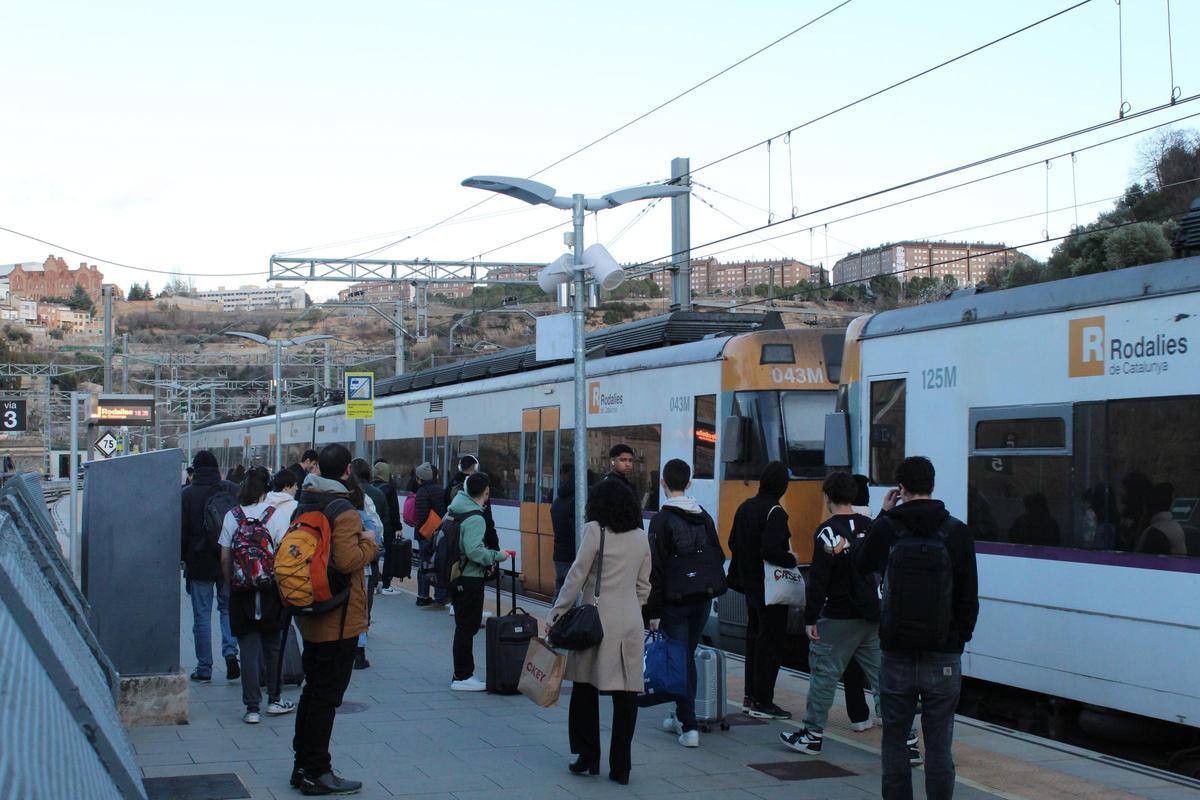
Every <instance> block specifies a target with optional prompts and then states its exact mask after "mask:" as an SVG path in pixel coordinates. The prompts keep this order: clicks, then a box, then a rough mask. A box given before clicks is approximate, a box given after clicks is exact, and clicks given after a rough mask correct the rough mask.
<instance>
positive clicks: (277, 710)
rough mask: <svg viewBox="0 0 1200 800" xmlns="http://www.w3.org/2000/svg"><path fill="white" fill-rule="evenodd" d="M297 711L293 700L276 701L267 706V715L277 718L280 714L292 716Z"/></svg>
mask: <svg viewBox="0 0 1200 800" xmlns="http://www.w3.org/2000/svg"><path fill="white" fill-rule="evenodd" d="M295 710H296V704H295V703H293V702H292V701H291V700H276V701H275V702H274V703H270V704H268V705H267V713H268V714H270V715H272V716H276V717H277V716H279V715H280V714H290V713H292V712H293V711H295Z"/></svg>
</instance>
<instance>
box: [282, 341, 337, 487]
mask: <svg viewBox="0 0 1200 800" xmlns="http://www.w3.org/2000/svg"><path fill="white" fill-rule="evenodd" d="M332 348H333V342H332V341H330V340H328V339H326V340H325V360H324V365H325V375H324V378H325V382H324V386H325V391H329V388H330V387H331V386H332V385H333V383H332V380H333V375H332V374H331V369H332V365H331V364H330V358H331V356H332V354H333V349H332ZM280 469H283V467H280Z"/></svg>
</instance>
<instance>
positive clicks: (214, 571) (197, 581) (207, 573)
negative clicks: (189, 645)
mask: <svg viewBox="0 0 1200 800" xmlns="http://www.w3.org/2000/svg"><path fill="white" fill-rule="evenodd" d="M192 467H193V473H192V482H191V483H190V484H188V485H187V486H185V487H183V492H182V502H183V513H182V516H181V521H182V528H183V530H182V535H181V536H180V560H181V561H182V562H183V565H184V577H185V578H186V579H187V585H188V591H189V594H190V595H191V597H192V638H193V639H194V640H195V646H196V669H195V670H194V671H193V672H192V674H191V679H192V680H194V681H198V682H200V683H208V682H209V681H211V680H212V667H213V656H212V606H213V598H214V597H215V598H216V600H217V609H218V611H219V612H220V619H221V655H223V656H224V657H225V675H226V677H228V678H229V680H234V679H236V678H238V677H240V676H241V667H240V665H239V664H238V660H237V656H238V646H237V640H236V639H234V638H233V632H232V631H231V630H230V628H229V587H228V586H226V585H225V582H224V580H223V578H222V575H221V548H220V545H219V544H218V543H217V541H218V538H219V537H220V535H221V530H220V527H219V523H218V527H217V529H216V530H210V528H211V526H210V525H206V524H205V508H206V506H207V505H208V501H209V500H211V499H214V498H217V496H218V495H228V499H229V507H231V508H232V506H233V505H236V503H237V492H238V487H237V484H235V483H230V482H229V481H225V480H221V470H220V466H219V465H218V464H217V459H216V456H214V455H213V454H212V453H210V452H209V451H207V450H201V451H200V452H199V453H196V455H195V457H194V458H193V459H192ZM218 499H221V498H218Z"/></svg>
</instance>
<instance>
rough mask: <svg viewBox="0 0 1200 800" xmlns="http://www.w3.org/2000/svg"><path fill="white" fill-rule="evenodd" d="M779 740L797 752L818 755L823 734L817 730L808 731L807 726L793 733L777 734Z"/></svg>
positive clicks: (823, 738) (823, 739)
mask: <svg viewBox="0 0 1200 800" xmlns="http://www.w3.org/2000/svg"><path fill="white" fill-rule="evenodd" d="M779 741H781V742H783V743H784V744H786V745H787V746H788V747H790V748H792V749H793V750H795V751H796V752H797V753H804V754H805V755H806V756H819V755H821V743H822V742H824V741H825V736H824V734H822V733H820V732H819V731H810V730H809V729H808V728H801V729H800V730H798V731H796V732H795V733H781V734H779Z"/></svg>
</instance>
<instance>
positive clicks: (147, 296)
mask: <svg viewBox="0 0 1200 800" xmlns="http://www.w3.org/2000/svg"><path fill="white" fill-rule="evenodd" d="M126 297H127V298H128V299H129V300H131V301H134V300H153V299H154V293H153V292H152V291H151V290H150V282H149V281H147V282H146V285H145V286H144V287H143V286H142V285H141V284H140V283H135V284H134V285H133V286H131V287H129V294H128V295H127V296H126Z"/></svg>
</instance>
